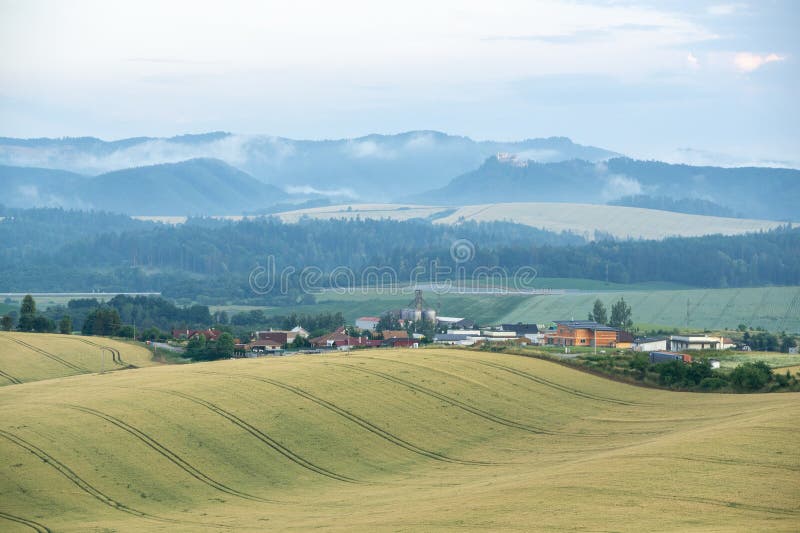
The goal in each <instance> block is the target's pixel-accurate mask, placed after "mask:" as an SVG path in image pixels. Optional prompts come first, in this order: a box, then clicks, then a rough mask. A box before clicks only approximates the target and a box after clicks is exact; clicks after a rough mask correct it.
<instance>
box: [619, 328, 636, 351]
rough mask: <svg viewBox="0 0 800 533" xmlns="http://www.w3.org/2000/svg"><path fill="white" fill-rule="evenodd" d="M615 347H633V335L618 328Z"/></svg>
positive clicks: (626, 348) (625, 348)
mask: <svg viewBox="0 0 800 533" xmlns="http://www.w3.org/2000/svg"><path fill="white" fill-rule="evenodd" d="M615 347H616V348H622V349H623V350H629V349H630V348H632V347H633V335H631V334H630V333H628V332H627V331H622V330H620V331H619V332H617V344H616V346H615Z"/></svg>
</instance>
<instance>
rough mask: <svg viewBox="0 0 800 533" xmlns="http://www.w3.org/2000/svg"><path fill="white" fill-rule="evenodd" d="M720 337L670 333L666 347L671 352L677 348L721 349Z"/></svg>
mask: <svg viewBox="0 0 800 533" xmlns="http://www.w3.org/2000/svg"><path fill="white" fill-rule="evenodd" d="M721 346H722V339H721V338H720V337H709V336H708V335H672V336H670V338H669V343H668V344H667V349H668V350H671V351H673V352H676V351H678V350H721V349H722V348H721Z"/></svg>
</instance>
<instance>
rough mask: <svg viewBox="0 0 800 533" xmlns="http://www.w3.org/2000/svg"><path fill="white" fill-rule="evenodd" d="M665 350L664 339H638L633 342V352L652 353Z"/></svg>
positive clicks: (665, 342) (665, 339)
mask: <svg viewBox="0 0 800 533" xmlns="http://www.w3.org/2000/svg"><path fill="white" fill-rule="evenodd" d="M666 349H667V338H666V337H639V338H638V339H636V340H634V341H633V351H634V352H654V351H658V350H666Z"/></svg>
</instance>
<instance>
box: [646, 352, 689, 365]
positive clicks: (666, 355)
mask: <svg viewBox="0 0 800 533" xmlns="http://www.w3.org/2000/svg"><path fill="white" fill-rule="evenodd" d="M670 361H681V362H683V363H691V362H692V356H691V355H686V354H684V353H676V352H650V362H651V363H654V364H655V363H669V362H670Z"/></svg>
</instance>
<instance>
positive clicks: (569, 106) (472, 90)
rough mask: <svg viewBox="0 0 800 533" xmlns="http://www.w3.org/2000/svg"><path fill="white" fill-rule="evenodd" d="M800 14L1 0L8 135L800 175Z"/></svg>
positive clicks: (772, 9) (610, 4)
mask: <svg viewBox="0 0 800 533" xmlns="http://www.w3.org/2000/svg"><path fill="white" fill-rule="evenodd" d="M797 28H800V2H795V1H792V0H789V1H773V0H759V1H749V2H736V1H731V2H727V1H724V0H723V1H719V2H715V1H711V2H703V1H696V2H695V1H664V2H655V1H653V2H627V1H560V0H541V1H513V0H509V1H504V0H485V1H471V0H442V1H436V2H432V1H430V0H426V1H416V0H404V1H402V2H399V1H381V2H375V1H331V0H328V1H324V0H323V1H309V0H295V1H291V2H286V1H279V2H270V1H258V2H250V1H237V0H232V1H226V2H207V1H203V0H192V1H177V0H176V1H169V2H163V1H150V0H138V1H131V2H121V1H114V0H102V1H81V0H77V1H71V2H62V1H41V0H0V135H3V136H10V137H62V136H95V137H100V138H103V139H118V138H125V137H134V136H172V135H176V134H182V133H190V132H191V133H199V132H204V131H215V130H222V131H231V132H236V133H242V134H269V135H277V136H283V137H291V138H298V139H323V138H345V137H357V136H361V135H366V134H369V133H396V132H402V131H408V130H418V129H430V130H439V131H443V132H446V133H451V134H456V135H466V136H470V137H472V138H474V139H496V140H516V139H524V138H533V137H549V136H567V137H570V138H571V139H573V140H574V141H576V142H580V143H583V144H591V145H595V146H601V147H603V148H608V149H611V150H615V151H617V152H621V153H624V154H627V155H630V156H633V157H639V158H646V159H662V160H667V161H680V162H688V163H698V164H707V163H711V164H725V165H735V164H761V165H776V166H792V167H795V168H800V103H798V102H799V101H800V97H798V95H800V68H799V66H800V65H799V64H798V60H800V37H799V36H798V35H800V33H798V31H797Z"/></svg>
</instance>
